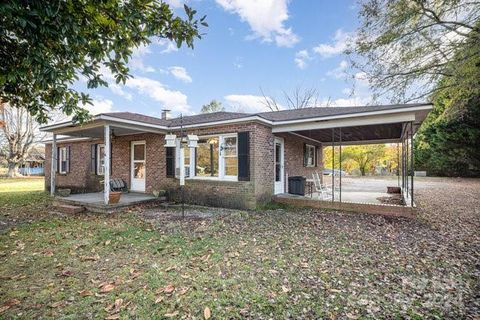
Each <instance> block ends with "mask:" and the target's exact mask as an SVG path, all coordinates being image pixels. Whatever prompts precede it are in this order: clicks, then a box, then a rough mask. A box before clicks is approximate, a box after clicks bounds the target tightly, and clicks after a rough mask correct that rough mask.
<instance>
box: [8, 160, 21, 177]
mask: <svg viewBox="0 0 480 320" xmlns="http://www.w3.org/2000/svg"><path fill="white" fill-rule="evenodd" d="M19 175H20V173H19V172H18V163H16V162H10V161H9V162H8V172H7V177H9V178H15V177H18V176H19Z"/></svg>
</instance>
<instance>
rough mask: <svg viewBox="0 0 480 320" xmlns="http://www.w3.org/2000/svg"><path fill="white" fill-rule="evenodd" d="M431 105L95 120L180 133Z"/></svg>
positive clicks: (115, 115)
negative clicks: (181, 130)
mask: <svg viewBox="0 0 480 320" xmlns="http://www.w3.org/2000/svg"><path fill="white" fill-rule="evenodd" d="M431 108H432V104H430V103H415V104H394V105H377V106H358V107H355V106H350V107H314V108H304V109H294V110H280V111H269V112H258V113H242V112H227V111H220V112H213V113H205V114H198V115H192V116H184V117H183V119H182V120H181V119H180V118H179V117H178V118H173V119H161V118H156V117H151V116H146V115H143V114H139V113H133V112H110V113H102V114H98V115H96V116H95V117H94V119H104V120H115V119H118V120H119V121H122V122H134V123H136V124H139V125H145V126H150V127H156V128H158V129H161V130H169V129H173V130H175V129H178V128H179V127H180V124H181V123H182V124H183V126H187V127H188V126H192V127H193V126H204V125H216V124H222V123H235V122H242V121H260V122H263V123H266V124H269V125H273V126H275V125H281V124H284V123H287V122H289V121H292V122H303V121H319V120H322V118H326V119H331V118H332V117H348V116H362V115H363V114H365V115H370V114H375V113H385V112H386V113H390V112H392V113H397V112H398V113H401V112H404V111H416V110H430V109H431ZM65 126H75V124H74V123H72V122H64V123H59V124H53V125H48V126H45V127H43V128H42V130H44V131H51V130H55V129H56V128H61V127H65Z"/></svg>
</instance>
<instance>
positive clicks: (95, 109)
mask: <svg viewBox="0 0 480 320" xmlns="http://www.w3.org/2000/svg"><path fill="white" fill-rule="evenodd" d="M92 103H93V105H90V104H86V105H84V106H83V107H84V108H85V109H87V110H88V112H90V114H91V115H96V114H99V113H107V112H112V111H113V102H112V100H109V99H101V100H96V99H93V101H92Z"/></svg>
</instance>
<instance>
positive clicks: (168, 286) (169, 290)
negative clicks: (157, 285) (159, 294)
mask: <svg viewBox="0 0 480 320" xmlns="http://www.w3.org/2000/svg"><path fill="white" fill-rule="evenodd" d="M174 290H175V287H174V286H173V284H171V283H170V284H168V285H167V286H166V287H165V288H163V292H165V293H166V294H170V293H172V292H173V291H174Z"/></svg>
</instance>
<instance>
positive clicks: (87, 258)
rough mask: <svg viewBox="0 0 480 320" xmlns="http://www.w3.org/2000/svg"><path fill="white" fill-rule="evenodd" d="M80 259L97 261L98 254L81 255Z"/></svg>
mask: <svg viewBox="0 0 480 320" xmlns="http://www.w3.org/2000/svg"><path fill="white" fill-rule="evenodd" d="M80 258H81V259H82V261H97V260H98V259H99V257H98V256H81V257H80Z"/></svg>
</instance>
